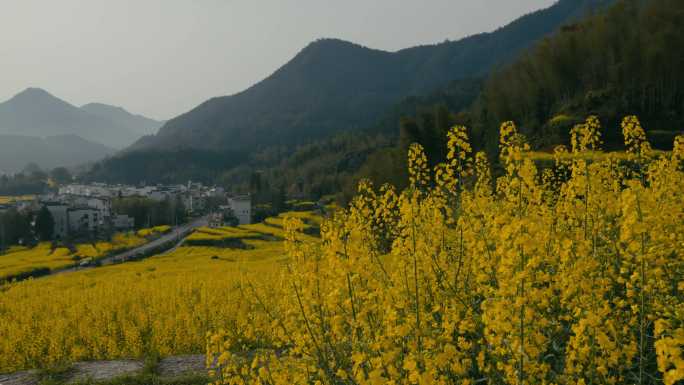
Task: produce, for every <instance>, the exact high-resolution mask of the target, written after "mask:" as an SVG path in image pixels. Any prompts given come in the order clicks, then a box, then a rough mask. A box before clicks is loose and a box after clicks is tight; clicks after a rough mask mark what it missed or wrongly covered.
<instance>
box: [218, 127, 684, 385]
mask: <svg viewBox="0 0 684 385" xmlns="http://www.w3.org/2000/svg"><path fill="white" fill-rule="evenodd" d="M623 131H624V134H625V143H626V145H627V148H628V149H629V153H630V154H631V156H629V157H625V158H621V159H618V158H615V157H611V156H606V157H605V158H602V159H600V160H597V161H587V160H586V158H585V157H583V154H585V153H586V152H592V151H600V145H601V141H600V124H599V122H598V119H596V118H595V117H590V118H589V119H588V120H587V122H586V123H585V124H582V125H580V126H578V127H576V128H575V129H573V131H572V133H571V136H572V149H571V150H570V151H568V150H567V149H558V151H557V157H556V161H555V164H554V165H553V166H552V167H551V168H549V169H547V170H540V169H538V167H537V164H536V163H535V161H534V160H533V159H532V157H531V156H530V151H529V150H530V149H529V145H528V144H527V143H526V140H525V138H524V136H523V135H521V134H520V133H519V132H518V130H517V128H516V126H515V124H514V123H512V122H507V123H504V124H503V125H502V127H501V131H500V132H501V140H500V145H501V153H500V157H499V159H500V162H501V163H502V165H503V166H504V172H503V175H500V176H499V177H498V178H497V180H496V181H493V180H492V172H491V171H490V166H489V163H488V160H487V157H486V156H485V155H484V154H482V153H477V154H475V155H474V156H473V154H472V150H471V148H470V145H469V144H468V143H467V137H465V133H466V130H465V129H463V128H462V127H455V128H454V129H453V130H452V131H451V132H450V133H449V136H448V138H447V139H448V147H449V153H448V154H449V156H448V159H447V162H445V163H444V164H440V165H437V166H436V167H435V168H434V169H430V168H429V166H428V164H429V163H428V161H427V158H426V156H425V154H424V152H423V149H422V148H421V147H420V146H419V145H412V146H410V148H409V154H408V156H409V158H408V165H409V176H410V185H409V187H408V188H407V189H406V190H405V191H402V192H397V191H395V189H394V188H392V187H391V186H383V187H381V188H379V189H375V188H374V187H373V186H372V185H371V184H370V183H369V182H367V181H364V182H362V183H361V184H360V186H359V194H358V196H357V197H356V198H355V199H354V200H353V201H352V203H351V204H350V206H349V208H348V209H346V210H343V211H341V212H339V213H337V214H336V215H335V216H333V217H332V218H330V219H329V220H327V221H326V222H325V223H324V224H323V226H322V229H321V233H322V234H321V235H322V243H316V242H307V241H306V239H304V238H303V236H302V235H301V233H300V232H299V230H301V228H302V222H301V221H298V220H296V219H292V220H286V221H284V227H285V238H286V251H287V253H288V259H286V260H285V262H286V268H284V269H282V272H280V273H279V274H276V276H274V277H272V278H271V279H270V280H263V279H260V277H259V276H257V275H255V276H252V277H250V276H249V274H247V275H246V276H245V278H244V279H243V281H242V282H241V284H240V285H241V286H240V290H241V292H244V293H246V295H245V297H244V298H243V300H245V301H247V302H246V303H244V304H243V305H242V306H241V311H244V312H241V313H240V314H238V315H236V317H235V318H234V319H233V320H232V321H231V322H229V323H227V324H226V325H225V327H223V328H222V329H220V330H215V331H214V332H213V333H210V334H209V336H208V340H207V364H208V366H209V367H211V368H212V371H211V374H212V375H213V376H214V377H215V383H216V384H374V385H375V384H626V383H629V384H653V383H664V384H667V385H672V384H677V383H680V382H678V381H682V380H683V379H684V356H683V354H682V353H683V352H682V347H683V346H684V305H682V303H683V302H684V301H683V300H684V169H683V168H682V166H683V164H682V160H683V159H684V138H682V137H680V138H678V139H677V141H676V144H675V150H674V151H673V152H672V153H668V154H662V153H660V154H656V153H654V152H652V151H651V150H650V145H648V142H647V140H646V136H645V132H644V130H643V129H642V128H641V126H640V124H639V123H638V120H637V119H636V118H635V117H628V118H626V119H625V121H624V123H623ZM566 154H571V155H572V156H567V155H566ZM635 170H636V172H635ZM465 186H469V188H464V187H465Z"/></svg>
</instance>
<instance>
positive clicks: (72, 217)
mask: <svg viewBox="0 0 684 385" xmlns="http://www.w3.org/2000/svg"><path fill="white" fill-rule="evenodd" d="M67 213H68V222H69V231H70V232H75V233H87V232H93V231H95V230H97V229H98V228H99V227H100V226H102V225H103V224H104V222H103V220H102V218H101V217H100V212H99V211H98V210H95V209H92V208H90V207H79V208H73V209H69V210H68V211H67Z"/></svg>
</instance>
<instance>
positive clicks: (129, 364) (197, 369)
mask: <svg viewBox="0 0 684 385" xmlns="http://www.w3.org/2000/svg"><path fill="white" fill-rule="evenodd" d="M154 366H155V367H154V369H153V371H154V375H155V376H157V378H158V379H159V380H160V382H164V381H165V380H166V381H169V380H171V381H173V380H174V379H177V378H183V377H187V376H197V377H200V376H203V375H206V373H207V370H206V369H205V356H204V355H201V354H200V355H187V356H175V357H167V358H163V359H161V360H159V361H158V362H157V363H155V365H154ZM144 370H145V362H144V361H142V360H119V361H88V362H77V363H75V364H74V365H72V366H71V367H69V368H68V369H66V370H64V372H63V373H61V374H59V375H58V376H56V377H59V380H55V379H54V378H52V377H55V376H51V375H49V374H46V373H44V372H42V371H38V370H28V371H23V372H17V373H12V374H0V385H39V384H43V383H50V384H80V383H98V382H105V383H106V382H108V381H112V380H115V379H117V378H121V377H135V376H140V375H143V372H144ZM46 378H50V381H46Z"/></svg>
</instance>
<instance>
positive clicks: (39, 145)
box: [0, 134, 116, 174]
mask: <svg viewBox="0 0 684 385" xmlns="http://www.w3.org/2000/svg"><path fill="white" fill-rule="evenodd" d="M115 152H116V150H114V149H113V148H110V147H107V146H104V145H102V144H99V143H94V142H91V141H88V140H85V139H83V138H81V137H79V136H76V135H58V136H50V137H46V138H36V137H30V136H21V135H2V134H0V174H3V173H15V172H19V171H21V170H22V169H23V168H24V167H25V166H26V165H27V164H29V163H36V164H37V165H38V166H40V167H41V168H42V169H44V170H51V169H53V168H55V167H60V166H65V167H71V166H76V165H80V164H83V163H87V162H92V161H96V160H100V159H102V158H104V157H105V156H108V155H112V154H113V153H115Z"/></svg>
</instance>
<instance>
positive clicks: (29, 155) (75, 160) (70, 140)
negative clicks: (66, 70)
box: [0, 88, 163, 172]
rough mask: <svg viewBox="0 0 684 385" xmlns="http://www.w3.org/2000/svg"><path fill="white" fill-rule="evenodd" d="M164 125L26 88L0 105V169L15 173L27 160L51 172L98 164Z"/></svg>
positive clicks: (112, 108)
mask: <svg viewBox="0 0 684 385" xmlns="http://www.w3.org/2000/svg"><path fill="white" fill-rule="evenodd" d="M162 124H163V122H158V121H155V120H152V119H148V118H146V117H143V116H139V115H133V114H131V113H129V112H128V111H126V110H124V109H122V108H120V107H113V106H108V105H105V104H99V103H92V104H87V105H85V106H83V107H80V108H79V107H76V106H74V105H72V104H69V103H67V102H65V101H63V100H61V99H59V98H57V97H55V96H53V95H51V94H50V93H48V92H47V91H45V90H42V89H40V88H28V89H26V90H24V91H22V92H20V93H19V94H17V95H15V96H14V97H12V98H11V99H10V100H8V101H6V102H4V103H0V171H4V172H16V171H18V170H20V169H21V168H23V167H24V166H25V165H26V164H27V163H29V162H35V163H37V164H38V165H39V166H41V167H44V168H54V167H57V166H75V165H78V164H81V163H84V162H90V161H94V160H99V159H102V158H104V157H105V156H108V155H111V154H113V153H115V152H116V149H121V148H124V147H126V146H128V145H130V144H131V143H133V142H134V141H136V140H137V139H138V138H140V137H141V136H143V135H149V134H151V133H154V132H155V131H156V130H157V129H158V128H159V127H160V126H161V125H162Z"/></svg>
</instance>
